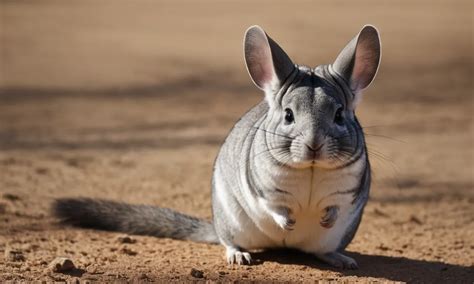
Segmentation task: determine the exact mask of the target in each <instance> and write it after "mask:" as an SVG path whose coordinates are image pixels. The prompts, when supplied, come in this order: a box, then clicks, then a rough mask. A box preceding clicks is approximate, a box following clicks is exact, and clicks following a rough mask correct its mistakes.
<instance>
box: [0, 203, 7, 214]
mask: <svg viewBox="0 0 474 284" xmlns="http://www.w3.org/2000/svg"><path fill="white" fill-rule="evenodd" d="M6 212H7V205H6V204H5V203H0V214H5V213H6Z"/></svg>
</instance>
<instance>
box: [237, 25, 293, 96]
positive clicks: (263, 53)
mask: <svg viewBox="0 0 474 284" xmlns="http://www.w3.org/2000/svg"><path fill="white" fill-rule="evenodd" d="M244 55H245V63H246V65H247V70H248V72H249V74H250V77H251V78H252V80H253V82H254V83H255V85H257V87H259V88H260V89H262V90H264V91H265V93H267V94H271V93H274V92H275V91H277V90H278V89H279V88H280V87H281V84H282V83H283V82H284V80H285V79H286V78H287V77H288V76H289V75H290V74H291V72H292V71H293V70H294V68H295V65H294V64H293V62H292V61H291V59H290V58H289V57H288V55H287V54H286V53H285V52H284V51H283V49H282V48H281V47H280V46H278V44H277V43H276V42H274V41H273V40H272V39H271V38H270V37H269V36H268V35H267V34H266V33H265V31H264V30H263V29H262V28H261V27H259V26H252V27H250V28H248V29H247V31H246V32H245V38H244Z"/></svg>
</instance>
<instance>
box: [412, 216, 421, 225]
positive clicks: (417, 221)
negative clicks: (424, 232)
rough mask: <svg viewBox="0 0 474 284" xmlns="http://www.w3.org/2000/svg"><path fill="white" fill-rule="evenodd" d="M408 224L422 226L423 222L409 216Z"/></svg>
mask: <svg viewBox="0 0 474 284" xmlns="http://www.w3.org/2000/svg"><path fill="white" fill-rule="evenodd" d="M410 222H413V223H415V224H417V225H423V222H422V221H421V220H420V219H419V218H418V217H416V216H414V215H411V216H410Z"/></svg>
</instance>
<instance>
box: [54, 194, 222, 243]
mask: <svg viewBox="0 0 474 284" xmlns="http://www.w3.org/2000/svg"><path fill="white" fill-rule="evenodd" d="M52 210H53V213H54V215H55V216H57V217H58V218H60V219H61V220H62V221H63V222H64V223H66V224H70V225H73V226H77V227H83V228H94V229H101V230H107V231H117V232H124V233H128V234H136V235H148V236H155V237H164V238H172V239H178V240H191V241H195V242H203V243H218V242H219V240H218V237H217V235H216V232H215V231H214V227H213V225H212V223H210V222H208V221H206V220H203V219H198V218H195V217H192V216H188V215H185V214H182V213H179V212H176V211H173V210H171V209H168V208H160V207H155V206H149V205H131V204H125V203H119V202H114V201H108V200H100V199H91V198H61V199H57V200H55V201H54V203H53V206H52Z"/></svg>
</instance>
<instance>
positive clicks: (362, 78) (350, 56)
mask: <svg viewBox="0 0 474 284" xmlns="http://www.w3.org/2000/svg"><path fill="white" fill-rule="evenodd" d="M380 57H381V50H380V37H379V33H378V31H377V29H376V28H375V27H374V26H370V25H367V26H364V27H363V28H362V30H361V31H360V32H359V34H358V35H357V36H356V37H354V38H353V39H352V40H351V41H350V42H349V43H348V44H347V45H346V47H345V48H344V49H343V50H342V51H341V53H339V55H338V56H337V58H336V61H334V63H333V65H332V67H333V69H334V71H336V72H337V73H338V74H339V75H341V76H342V77H343V78H344V79H345V80H346V81H347V83H348V84H349V86H350V88H351V90H352V92H353V93H354V94H355V98H354V105H356V104H357V102H358V101H359V100H360V97H361V94H360V93H361V91H362V90H364V89H365V88H367V87H368V86H369V85H370V83H371V82H372V80H373V79H374V78H375V75H376V74H377V70H378V68H379V63H380Z"/></svg>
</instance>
